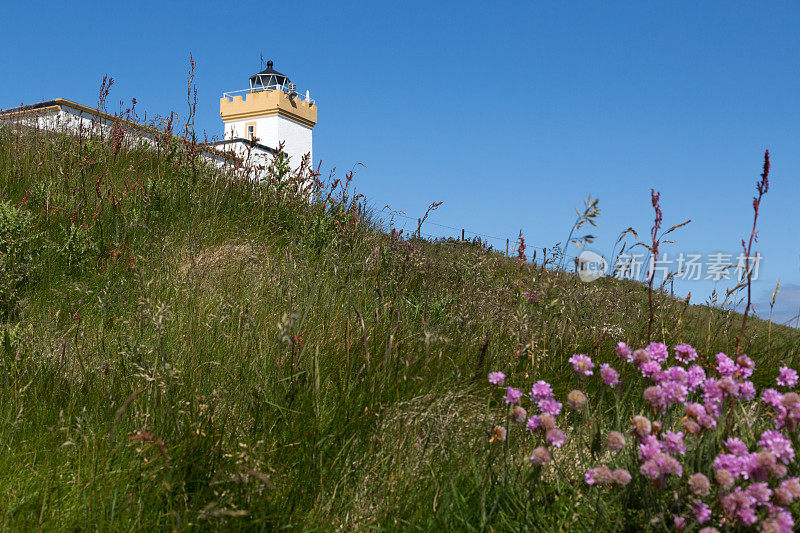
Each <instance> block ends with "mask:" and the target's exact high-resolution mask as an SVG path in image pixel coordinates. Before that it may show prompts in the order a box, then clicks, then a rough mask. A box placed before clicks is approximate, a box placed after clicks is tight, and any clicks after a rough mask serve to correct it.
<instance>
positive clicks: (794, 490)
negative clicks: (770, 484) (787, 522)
mask: <svg viewBox="0 0 800 533" xmlns="http://www.w3.org/2000/svg"><path fill="white" fill-rule="evenodd" d="M781 487H783V488H785V489H786V490H788V491H789V492H790V493H791V494H792V497H793V498H795V499H797V498H800V480H798V479H797V478H796V477H790V478H789V479H786V480H784V481H782V482H781Z"/></svg>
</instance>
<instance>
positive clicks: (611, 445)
mask: <svg viewBox="0 0 800 533" xmlns="http://www.w3.org/2000/svg"><path fill="white" fill-rule="evenodd" d="M624 447H625V435H623V434H622V433H620V432H619V431H610V432H609V433H608V440H607V441H606V448H608V449H609V450H611V451H612V452H618V451H620V450H621V449H623V448H624Z"/></svg>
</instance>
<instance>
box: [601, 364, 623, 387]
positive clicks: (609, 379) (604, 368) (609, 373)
mask: <svg viewBox="0 0 800 533" xmlns="http://www.w3.org/2000/svg"><path fill="white" fill-rule="evenodd" d="M600 377H602V378H603V383H605V384H606V385H608V386H609V387H611V388H614V387H616V386H617V384H618V383H619V372H617V371H616V370H614V369H613V368H611V366H610V365H609V364H608V363H603V364H602V365H600Z"/></svg>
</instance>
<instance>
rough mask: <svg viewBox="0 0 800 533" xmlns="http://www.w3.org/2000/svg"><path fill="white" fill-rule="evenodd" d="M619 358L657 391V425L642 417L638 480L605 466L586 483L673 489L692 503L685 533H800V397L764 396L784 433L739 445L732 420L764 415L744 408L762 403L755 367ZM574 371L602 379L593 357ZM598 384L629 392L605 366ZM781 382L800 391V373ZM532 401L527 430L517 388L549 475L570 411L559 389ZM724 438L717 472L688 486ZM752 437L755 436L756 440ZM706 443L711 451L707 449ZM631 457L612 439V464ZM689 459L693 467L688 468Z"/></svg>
mask: <svg viewBox="0 0 800 533" xmlns="http://www.w3.org/2000/svg"><path fill="white" fill-rule="evenodd" d="M615 351H616V354H617V356H618V357H619V358H620V359H621V360H622V361H623V365H631V371H632V373H634V374H637V375H641V376H642V378H643V379H644V380H646V383H647V385H648V386H647V387H645V388H644V391H643V393H642V397H643V399H644V400H645V402H646V405H649V407H650V410H651V413H652V415H650V416H651V418H648V417H647V416H642V415H637V416H634V417H633V419H632V420H631V425H632V427H631V431H630V433H631V434H632V435H633V436H634V437H635V439H634V445H635V446H636V451H637V452H638V453H637V454H636V456H635V457H636V459H638V461H637V462H636V465H637V466H638V472H637V471H635V470H634V469H633V468H631V469H630V471H629V470H627V469H626V468H621V467H617V468H614V467H612V466H611V465H610V464H608V465H602V464H601V465H596V466H594V467H592V468H589V469H588V470H586V471H585V474H584V481H585V483H586V484H588V485H590V486H594V487H603V486H612V485H614V486H617V487H624V486H626V485H628V484H629V483H630V482H631V481H632V479H633V476H632V474H631V472H633V473H634V474H635V475H637V476H638V475H640V476H641V479H643V480H645V481H647V482H649V483H652V484H653V485H654V486H655V487H658V488H664V489H666V488H667V487H668V486H669V487H670V490H674V491H675V492H674V493H675V494H684V495H686V496H683V497H685V498H686V499H685V500H683V503H682V504H681V505H684V506H685V507H683V509H684V510H685V512H680V513H677V514H676V515H675V516H674V517H672V522H671V523H672V526H673V527H674V528H675V529H678V530H682V529H685V528H690V529H692V530H693V531H694V530H696V529H694V527H696V528H700V527H702V529H699V530H700V531H706V532H711V531H717V529H716V528H715V527H712V526H709V525H708V524H709V523H713V520H714V519H715V518H716V520H717V524H716V525H717V526H719V527H721V528H723V529H726V530H727V529H737V528H742V527H743V528H751V527H753V526H755V525H760V528H761V530H762V531H778V532H790V531H793V530H794V529H795V524H794V518H793V517H792V514H791V511H790V510H789V506H790V505H792V504H793V503H795V502H797V501H800V480H799V479H798V478H797V477H789V471H790V469H791V468H796V466H794V465H795V463H794V462H795V458H796V453H795V449H794V446H793V444H792V442H793V441H792V439H790V438H789V436H788V432H795V431H796V430H797V429H798V426H800V394H798V393H797V392H793V391H788V392H778V391H777V390H775V389H766V390H764V391H763V392H762V393H761V396H760V398H761V401H762V403H761V406H763V407H766V408H767V409H768V410H769V411H770V413H768V414H769V415H770V418H771V419H772V420H774V423H771V425H773V426H774V428H772V429H766V430H764V431H761V433H760V435H757V437H754V436H751V438H750V439H748V441H749V443H750V444H749V445H748V444H747V443H746V442H745V441H744V440H742V439H741V438H739V437H737V436H729V435H730V431H731V430H732V429H733V430H735V429H736V426H732V425H731V422H732V419H731V418H729V416H728V413H736V415H735V416H737V417H738V416H739V414H738V413H739V411H741V412H742V413H745V412H752V411H753V409H754V408H755V409H757V408H758V406H755V407H749V406H744V405H740V404H745V403H747V402H753V401H754V400H756V398H757V397H758V394H757V391H756V387H755V385H754V384H753V382H752V381H751V378H752V376H753V373H754V370H755V363H754V361H753V360H752V359H751V358H750V357H748V356H747V355H740V356H738V357H736V358H731V357H729V356H728V355H726V354H724V353H718V354H716V355H715V356H714V358H713V361H714V363H713V366H707V367H705V368H704V367H703V366H702V365H701V364H699V361H698V360H700V361H702V360H703V359H701V358H700V357H699V354H698V353H697V350H695V348H693V347H692V346H691V345H689V344H686V343H681V344H678V345H676V346H675V347H674V349H673V353H674V363H670V357H671V354H670V350H669V349H668V348H667V346H666V345H665V344H663V343H658V342H654V343H650V344H649V345H648V346H647V347H646V348H644V349H637V350H634V349H632V348H631V347H629V346H628V345H627V344H625V343H624V342H620V343H618V344H617V346H616V350H615ZM569 363H570V364H571V365H572V369H573V370H574V371H575V373H577V374H578V376H579V377H580V378H581V379H583V378H584V377H588V376H593V375H594V369H595V366H596V365H595V362H594V361H592V358H591V357H589V356H588V355H585V354H575V355H573V356H572V357H570V358H569ZM598 374H599V377H598V378H593V379H598V380H601V381H602V383H603V384H604V385H605V386H608V387H610V388H614V389H617V390H618V389H619V388H620V387H621V383H622V380H621V379H620V372H618V371H617V370H615V369H614V368H612V367H611V365H610V364H609V363H602V364H599V372H598ZM504 379H505V375H503V374H502V373H499V372H494V373H492V374H490V375H489V381H490V382H491V383H493V384H495V385H498V386H501V385H503V383H504ZM776 382H777V384H778V386H780V387H786V388H793V387H795V386H797V385H798V382H800V376H798V373H797V372H796V371H795V370H793V369H791V368H789V367H787V366H782V367H780V369H779V372H778V376H777V378H776ZM618 394H619V393H617V398H618V399H619V395H618ZM528 397H529V398H530V400H531V401H532V403H533V404H534V405H535V406H536V409H538V414H534V415H533V416H530V417H529V418H527V421H525V420H524V416H526V415H527V411H525V409H523V408H522V407H521V406H519V404H520V402H521V401H522V399H523V394H522V393H521V392H520V391H519V390H518V389H514V388H512V387H508V388H507V389H506V394H505V396H504V399H505V401H506V403H507V404H509V405H513V406H514V407H513V408H512V411H511V417H512V420H514V421H515V422H519V423H522V422H523V421H524V422H525V428H526V429H527V431H528V432H529V433H530V434H531V435H532V436H533V437H534V438H535V439H536V440H537V443H538V446H536V447H535V448H534V450H533V452H532V455H531V457H530V461H531V463H533V464H535V465H545V464H547V463H549V462H550V461H551V460H552V455H551V454H552V451H553V449H554V448H559V447H561V446H562V445H563V444H564V442H565V441H566V438H567V435H566V433H565V432H564V431H563V430H561V429H559V428H558V427H557V425H558V424H557V417H559V416H560V415H561V412H562V409H563V405H562V403H561V402H559V401H557V400H556V398H555V396H554V394H553V388H552V386H551V385H550V384H549V383H547V382H546V381H537V382H535V383H534V384H533V386H532V387H531V391H530V393H529V395H528ZM586 401H587V399H586V394H584V393H583V392H581V391H572V392H570V393H569V394H568V395H567V405H568V407H570V408H572V409H574V410H576V411H581V410H584V412H587V411H586V410H585V409H584V406H585V404H586ZM617 401H619V400H617ZM598 405H599V404H598ZM723 413H724V414H725V415H726V416H725V417H723ZM732 416H733V415H732ZM661 417H664V418H661ZM758 418H759V417H757V421H756V423H759V424H763V422H760V420H764V418H765V417H763V416H762V417H760V419H758ZM661 420H676V421H677V420H679V422H678V427H672V428H668V427H664V424H663V423H662V422H661ZM748 427H750V428H753V423H752V422H748ZM718 428H720V429H718ZM721 428H724V431H725V436H726V437H727V438H726V439H725V440H724V449H720V450H718V453H717V455H716V456H714V459H713V461H712V463H711V464H710V465H708V467H707V468H708V471H707V472H706V473H702V472H696V473H694V474H692V475H691V476H689V477H688V479H687V480H686V481H681V478H683V474H684V469H685V468H686V467H689V465H694V466H696V465H698V457H695V453H701V454H705V453H706V452H707V450H708V447H709V445H710V446H717V443H718V442H722V438H721V437H720V434H721V433H722V429H721ZM745 433H746V434H748V435H752V434H751V433H750V432H749V431H746V432H745ZM701 442H702V443H703V445H702V446H699V443H701ZM626 448H628V449H630V446H629V445H628V441H627V440H626V438H625V435H624V434H623V433H621V432H619V431H610V432H609V433H608V435H607V441H606V449H607V452H610V453H611V454H612V455H611V457H612V461H617V460H619V461H625V460H629V459H627V458H629V457H633V454H631V453H625V449H626ZM631 451H633V450H631ZM687 456H688V457H690V459H689V460H687V462H686V463H685V464H684V463H683V461H684V460H685V457H687ZM700 457H702V456H700ZM699 464H702V463H699ZM706 474H708V476H707V475H706ZM681 483H686V487H687V488H688V491H687V490H683V491H681V490H677V488H676V485H680V484H681ZM692 521H693V522H692ZM693 524H694V526H693Z"/></svg>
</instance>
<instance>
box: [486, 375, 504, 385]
mask: <svg viewBox="0 0 800 533" xmlns="http://www.w3.org/2000/svg"><path fill="white" fill-rule="evenodd" d="M505 379H506V375H505V374H503V373H502V372H491V373H490V374H489V383H491V384H492V385H502V384H503V382H504V381H505Z"/></svg>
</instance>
